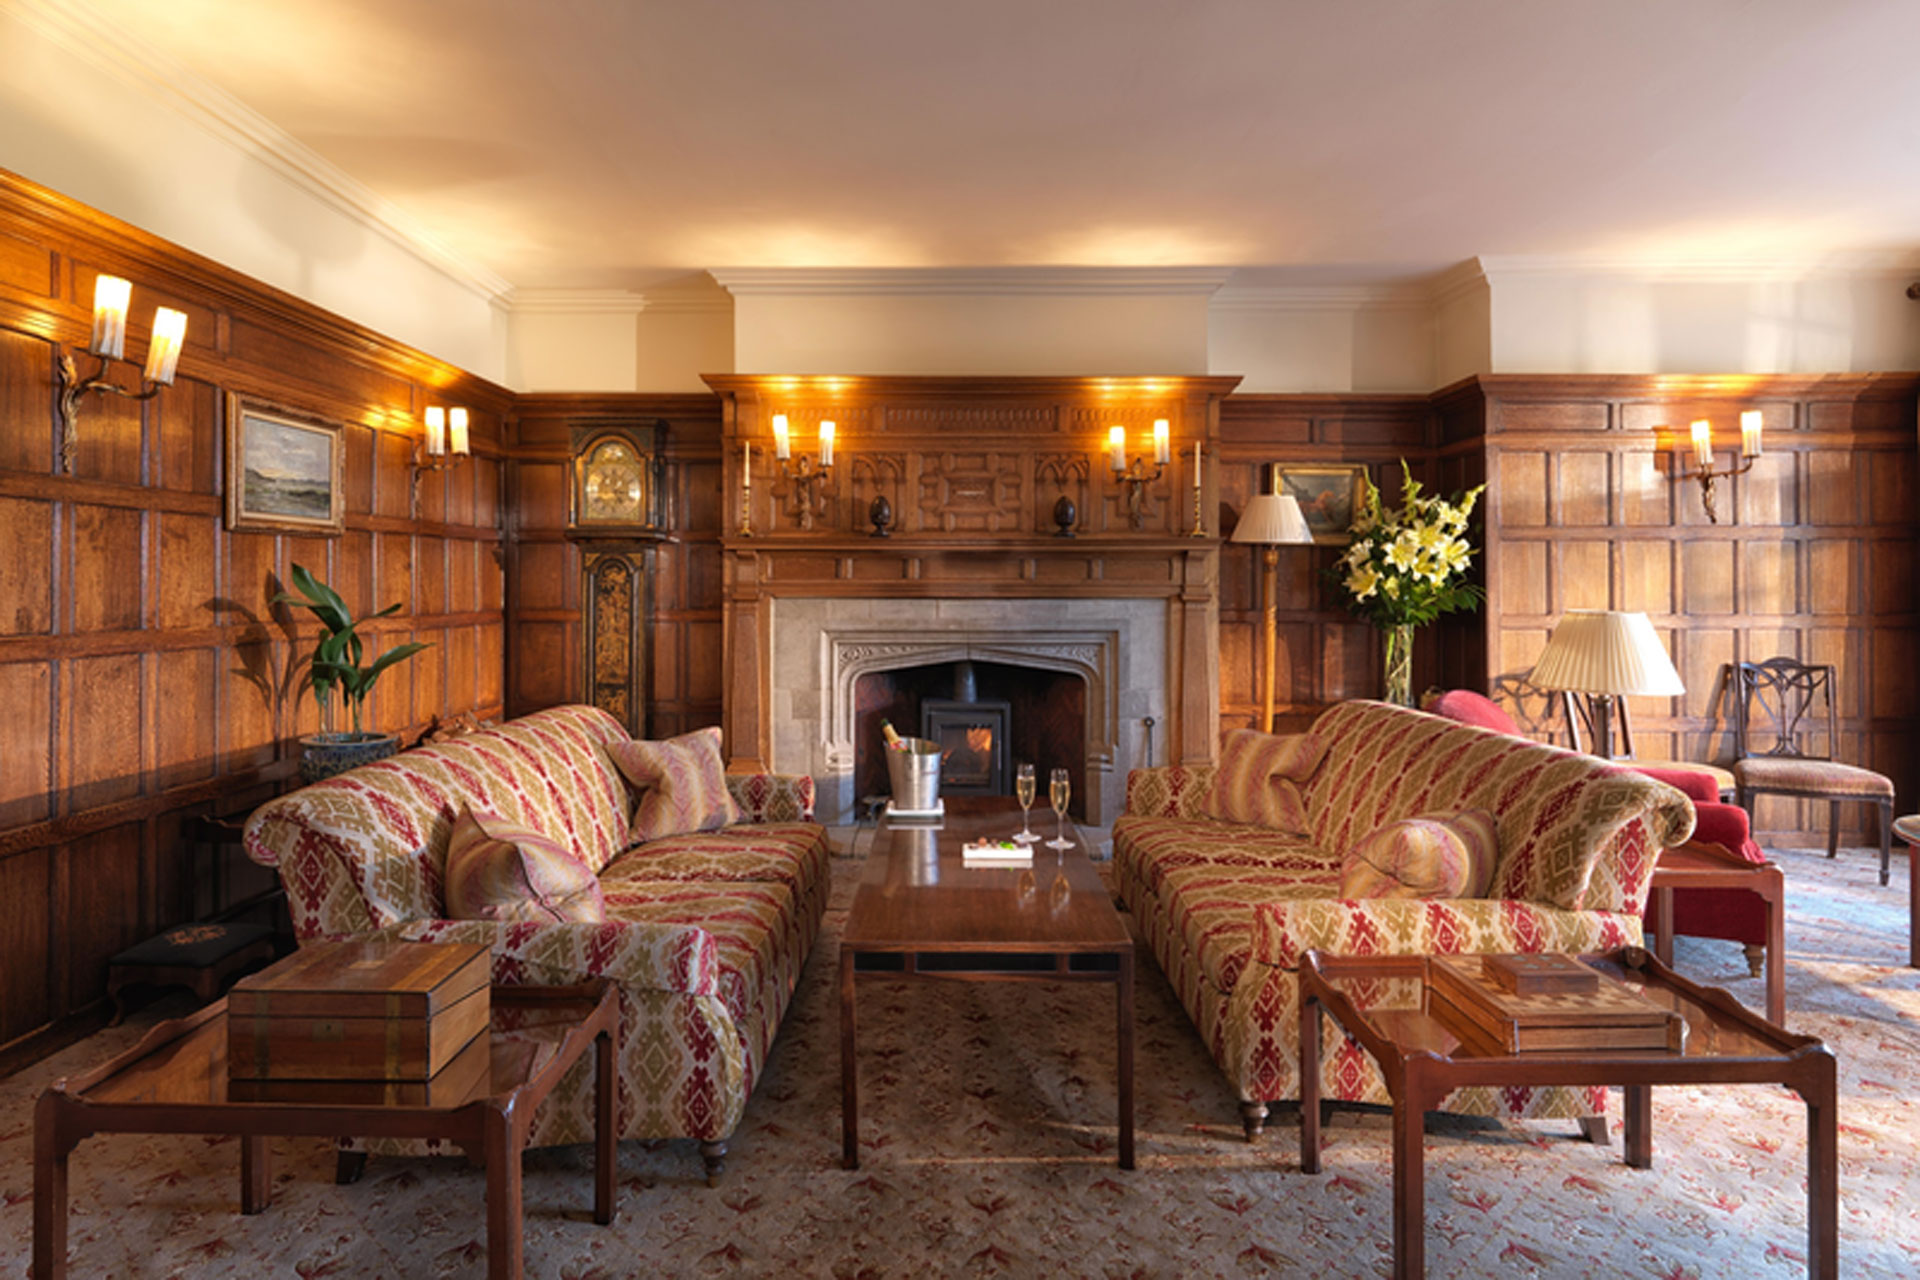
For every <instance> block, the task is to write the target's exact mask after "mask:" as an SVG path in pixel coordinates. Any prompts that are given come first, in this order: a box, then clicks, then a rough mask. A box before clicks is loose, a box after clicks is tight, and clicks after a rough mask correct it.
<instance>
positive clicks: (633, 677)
mask: <svg viewBox="0 0 1920 1280" xmlns="http://www.w3.org/2000/svg"><path fill="white" fill-rule="evenodd" d="M665 442H666V423H664V422H655V423H651V424H634V423H625V422H617V423H616V422H604V423H587V424H581V425H576V426H575V427H574V428H573V495H572V503H571V511H570V517H569V521H568V528H567V536H568V537H569V538H570V539H572V540H573V541H574V542H575V543H576V544H578V546H579V548H580V565H581V572H582V573H583V574H584V575H585V582H584V583H583V584H582V586H583V589H582V591H581V593H580V597H581V601H582V608H583V611H584V614H585V616H584V617H583V618H582V619H581V623H582V626H581V632H582V635H583V637H584V642H585V648H586V652H585V654H584V659H585V661H584V663H583V664H582V670H583V671H584V673H585V677H584V678H585V681H586V688H585V689H584V690H582V695H583V697H584V700H585V701H587V702H590V703H592V704H593V705H594V706H596V707H599V708H601V709H602V710H603V711H606V712H608V713H609V714H611V715H612V716H613V717H614V718H615V719H617V720H619V721H620V723H621V724H623V725H625V726H626V728H627V732H628V733H631V734H633V735H634V736H635V737H637V738H638V737H645V736H646V731H647V700H648V689H649V681H648V674H649V672H650V671H651V670H652V667H653V664H652V661H651V650H650V648H649V645H648V619H649V617H650V615H651V612H652V602H653V591H652V581H653V549H654V546H655V544H657V543H658V542H660V541H661V539H663V538H664V537H666V526H667V513H666V504H665V500H664V499H665V485H664V483H663V480H664V469H663V463H662V461H661V450H662V447H663V446H664V445H665Z"/></svg>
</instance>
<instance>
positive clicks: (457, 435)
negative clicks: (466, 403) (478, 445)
mask: <svg viewBox="0 0 1920 1280" xmlns="http://www.w3.org/2000/svg"><path fill="white" fill-rule="evenodd" d="M447 444H448V446H449V447H450V448H452V450H453V451H454V452H455V453H457V454H460V455H461V456H463V457H464V456H465V455H466V454H468V453H469V452H471V451H472V450H471V447H470V446H469V445H468V443H467V411H466V410H465V409H462V408H460V407H459V406H458V405H456V406H454V407H453V408H451V409H449V410H447Z"/></svg>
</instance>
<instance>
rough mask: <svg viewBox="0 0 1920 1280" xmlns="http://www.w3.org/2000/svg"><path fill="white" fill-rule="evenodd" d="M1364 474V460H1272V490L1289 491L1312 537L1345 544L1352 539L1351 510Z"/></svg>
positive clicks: (1354, 508) (1356, 503)
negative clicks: (1298, 463) (1308, 463)
mask: <svg viewBox="0 0 1920 1280" xmlns="http://www.w3.org/2000/svg"><path fill="white" fill-rule="evenodd" d="M1366 478H1367V468H1366V464H1364V463H1354V464H1352V465H1344V464H1343V465H1340V466H1331V467H1327V466H1318V467H1316V466H1295V465H1294V464H1292V463H1289V462H1276V463H1274V464H1273V491H1274V492H1275V493H1286V494H1292V495H1293V497H1294V499H1295V500H1296V501H1298V502H1299V504H1300V513H1301V514H1302V515H1304V516H1306V518H1307V528H1309V529H1311V530H1312V531H1313V540H1314V541H1315V542H1316V543H1319V544H1320V545H1322V546H1335V547H1339V546H1345V545H1346V544H1347V543H1349V542H1352V541H1353V533H1352V529H1353V513H1354V512H1355V511H1357V510H1358V509H1359V507H1360V500H1361V495H1362V492H1363V491H1362V489H1361V485H1362V484H1363V483H1364V482H1365V480H1366Z"/></svg>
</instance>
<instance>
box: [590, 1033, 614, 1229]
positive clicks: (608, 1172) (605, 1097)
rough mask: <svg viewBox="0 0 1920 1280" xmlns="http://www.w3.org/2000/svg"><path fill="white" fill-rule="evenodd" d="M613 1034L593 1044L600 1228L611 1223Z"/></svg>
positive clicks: (595, 1208) (595, 1184)
mask: <svg viewBox="0 0 1920 1280" xmlns="http://www.w3.org/2000/svg"><path fill="white" fill-rule="evenodd" d="M613 1058H614V1054H613V1033H612V1032H610V1031H603V1032H601V1033H600V1034H599V1035H598V1036H596V1037H595V1038H594V1042H593V1220H594V1221H595V1222H597V1223H599V1224H600V1225H601V1226H603V1227H604V1226H606V1225H607V1224H608V1223H610V1222H612V1221H613V1213H614V1196H615V1195H617V1194H618V1188H617V1187H616V1186H615V1184H614V1177H613V1172H614V1170H613V1164H614V1150H615V1145H616V1144H615V1139H616V1138H617V1137H618V1136H619V1135H617V1134H616V1133H615V1132H614V1128H613V1099H614V1092H615V1091H614V1084H615V1081H614V1074H613V1072H614V1067H613Z"/></svg>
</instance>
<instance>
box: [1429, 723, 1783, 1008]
mask: <svg viewBox="0 0 1920 1280" xmlns="http://www.w3.org/2000/svg"><path fill="white" fill-rule="evenodd" d="M1422 705H1423V706H1424V708H1425V709H1426V710H1427V711H1430V712H1432V713H1433V714H1434V715H1437V716H1445V717H1446V718H1447V719H1449V720H1458V721H1461V722H1462V723H1465V724H1474V725H1479V726H1480V727H1481V728H1483V729H1492V730H1493V731H1494V732H1496V733H1507V734H1512V735H1513V736H1515V737H1521V738H1523V737H1525V736H1526V735H1525V734H1524V733H1522V732H1521V731H1520V726H1519V725H1518V724H1517V723H1515V722H1514V719H1513V717H1512V716H1510V715H1508V714H1507V713H1506V711H1505V710H1503V709H1502V708H1501V707H1500V705H1499V704H1498V703H1496V702H1494V701H1493V700H1492V699H1490V698H1488V697H1486V696H1485V695H1483V694H1478V693H1475V692H1474V691H1473V690H1471V689H1449V690H1447V691H1446V692H1444V693H1441V694H1437V695H1434V696H1432V697H1429V698H1428V699H1427V700H1426V701H1425V702H1424V703H1423V704H1422ZM1632 767H1633V768H1634V769H1636V770H1638V771H1639V772H1641V773H1644V774H1646V775H1647V776H1648V777H1650V778H1655V779H1657V780H1659V781H1661V782H1664V783H1666V784H1667V785H1668V786H1670V787H1673V788H1675V789H1677V790H1679V791H1681V792H1683V793H1685V794H1686V796H1687V798H1688V799H1690V800H1692V801H1693V811H1694V829H1693V839H1692V840H1691V841H1689V842H1688V843H1689V844H1690V845H1718V846H1721V847H1723V848H1724V849H1725V851H1726V852H1727V853H1728V854H1730V855H1732V856H1733V857H1735V858H1738V859H1739V860H1741V861H1744V862H1749V863H1752V864H1754V865H1755V866H1759V865H1761V864H1764V863H1765V862H1766V860H1767V855H1766V854H1765V853H1764V852H1762V850H1761V848H1760V846H1759V845H1757V844H1755V843H1754V842H1753V836H1752V834H1751V831H1750V830H1749V827H1748V821H1747V813H1746V810H1744V809H1742V808H1741V807H1740V806H1739V805H1733V804H1721V803H1720V788H1719V785H1718V784H1717V783H1716V782H1715V781H1714V779H1713V777H1712V775H1710V774H1705V773H1699V772H1696V771H1695V770H1692V769H1688V768H1685V767H1682V766H1672V767H1669V766H1664V765H1654V764H1646V765H1643V764H1640V763H1639V762H1637V761H1635V762H1633V763H1632ZM1652 913H1653V905H1652V901H1651V899H1650V900H1649V903H1648V907H1647V914H1646V916H1645V917H1643V918H1644V919H1645V921H1646V922H1647V923H1648V924H1651V923H1652ZM1673 931H1674V932H1675V933H1684V934H1686V935H1687V936H1688V937H1690V938H1726V939H1728V940H1729V941H1733V942H1738V943H1740V944H1741V945H1742V946H1743V947H1745V948H1746V954H1747V967H1748V969H1749V970H1750V971H1751V972H1752V973H1754V974H1756V975H1757V974H1758V973H1759V972H1760V967H1761V962H1762V959H1763V956H1764V952H1765V948H1766V944H1767V916H1766V903H1765V901H1764V900H1763V899H1761V898H1759V897H1757V896H1755V895H1754V894H1751V893H1745V892H1742V891H1741V890H1738V889H1680V890H1676V891H1675V892H1674V894H1673Z"/></svg>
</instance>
